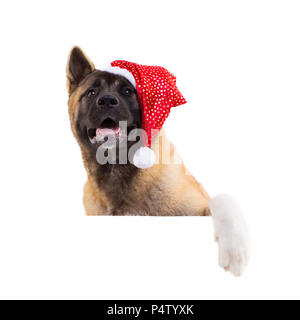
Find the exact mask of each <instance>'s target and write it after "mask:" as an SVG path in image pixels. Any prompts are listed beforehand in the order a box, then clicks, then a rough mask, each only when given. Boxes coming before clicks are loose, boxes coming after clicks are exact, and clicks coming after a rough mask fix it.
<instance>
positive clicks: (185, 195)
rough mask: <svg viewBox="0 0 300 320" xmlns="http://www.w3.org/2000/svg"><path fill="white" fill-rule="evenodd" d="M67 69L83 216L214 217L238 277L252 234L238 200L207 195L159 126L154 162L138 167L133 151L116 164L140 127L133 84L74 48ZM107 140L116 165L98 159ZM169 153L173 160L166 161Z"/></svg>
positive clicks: (226, 262)
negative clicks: (80, 167)
mask: <svg viewBox="0 0 300 320" xmlns="http://www.w3.org/2000/svg"><path fill="white" fill-rule="evenodd" d="M66 74H67V90H68V94H69V101H68V112H69V118H70V124H71V130H72V132H73V135H74V136H75V138H76V140H77V142H78V144H79V147H80V150H81V154H82V159H83V163H84V167H85V169H86V172H87V182H86V184H85V186H84V196H83V203H84V208H85V211H86V214H87V215H88V216H93V215H100V216H101V215H110V216H125V215H144V216H212V219H213V224H214V228H215V237H216V240H217V242H218V245H219V264H220V266H221V267H223V268H224V269H225V270H229V271H230V272H231V273H233V274H234V275H236V276H239V275H241V274H242V273H243V271H244V269H245V267H246V266H247V264H248V259H249V243H248V242H249V241H248V240H249V237H248V232H247V227H246V224H245V220H244V218H243V215H242V212H241V209H240V208H239V206H238V204H237V203H236V202H235V201H234V200H233V199H232V198H231V197H229V196H227V195H219V196H216V197H214V198H212V199H211V198H210V197H209V195H208V193H207V192H206V191H205V190H204V188H203V187H202V186H201V184H199V183H198V182H197V181H196V179H195V178H194V177H193V176H192V175H190V174H187V170H186V169H185V167H184V164H183V163H182V161H181V160H180V157H179V155H178V154H177V153H176V151H175V148H174V146H173V145H172V144H171V143H170V142H169V141H168V139H167V137H166V134H165V132H164V130H163V128H162V129H161V130H160V132H159V134H157V135H156V136H155V137H154V139H153V141H152V144H151V147H152V149H153V151H154V153H155V157H156V159H157V161H156V163H155V164H154V165H153V166H152V167H150V168H147V169H140V168H138V167H136V166H135V165H134V164H133V163H132V155H131V156H130V152H127V155H128V158H126V160H127V161H125V163H120V151H122V150H123V151H124V149H125V151H129V150H130V148H133V147H134V144H135V142H136V141H131V140H130V139H128V137H129V135H130V133H131V132H133V131H134V130H137V129H141V128H142V121H143V119H142V117H143V116H142V112H141V107H140V105H139V100H138V96H137V92H136V88H135V87H134V86H133V85H132V83H131V82H130V81H129V80H128V79H127V78H126V77H124V76H122V75H119V74H113V73H110V72H107V71H101V70H97V69H96V68H95V66H94V64H93V62H92V61H91V60H90V59H89V58H88V57H87V55H86V54H85V53H84V52H83V51H82V50H81V49H80V48H79V47H74V48H72V49H71V51H70V53H69V58H68V62H67V68H66ZM120 123H126V127H125V129H123V130H120V125H119V124H120ZM98 132H100V133H102V135H103V136H105V133H107V135H109V136H110V137H113V139H112V140H113V142H114V143H110V144H108V143H107V142H105V139H103V140H101V141H98V139H97V137H98V135H97V133H98ZM105 144H106V150H105V152H106V154H107V153H108V152H110V151H112V150H113V151H114V161H113V163H99V159H98V157H97V152H98V150H99V149H101V147H102V146H103V145H105ZM165 146H167V147H165ZM102 149H105V148H102ZM166 158H167V159H174V158H176V161H173V162H172V161H168V162H167V163H166V161H165V159H166Z"/></svg>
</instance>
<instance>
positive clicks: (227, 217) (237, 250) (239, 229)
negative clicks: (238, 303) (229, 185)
mask: <svg viewBox="0 0 300 320" xmlns="http://www.w3.org/2000/svg"><path fill="white" fill-rule="evenodd" d="M208 208H209V210H210V212H211V215H212V219H213V224H214V228H215V237H216V241H217V242H218V245H219V265H220V266H221V267H222V268H224V269H225V270H226V271H230V272H231V273H232V274H234V275H235V276H241V275H242V273H243V272H244V271H245V268H246V266H247V265H248V261H249V255H250V248H249V235H248V229H247V225H246V221H245V219H244V216H243V213H242V210H241V208H240V207H239V205H238V203H237V202H236V201H235V200H234V199H233V198H231V197H230V196H228V195H218V196H216V197H214V198H213V199H212V200H211V202H210V203H209V206H208Z"/></svg>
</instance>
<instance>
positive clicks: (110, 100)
mask: <svg viewBox="0 0 300 320" xmlns="http://www.w3.org/2000/svg"><path fill="white" fill-rule="evenodd" d="M98 104H99V105H100V106H105V105H106V106H112V107H116V106H117V105H118V104H119V100H118V98H117V97H115V96H111V95H108V94H107V95H105V96H102V97H100V98H99V100H98Z"/></svg>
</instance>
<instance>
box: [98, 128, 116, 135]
mask: <svg viewBox="0 0 300 320" xmlns="http://www.w3.org/2000/svg"><path fill="white" fill-rule="evenodd" d="M119 132H120V128H115V129H109V128H98V129H97V130H96V135H98V134H100V135H102V136H108V135H116V134H118V133H119Z"/></svg>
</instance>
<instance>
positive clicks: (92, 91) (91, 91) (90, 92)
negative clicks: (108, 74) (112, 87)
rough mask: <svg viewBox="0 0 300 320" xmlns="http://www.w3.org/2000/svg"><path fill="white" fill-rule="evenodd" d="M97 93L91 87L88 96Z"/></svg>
mask: <svg viewBox="0 0 300 320" xmlns="http://www.w3.org/2000/svg"><path fill="white" fill-rule="evenodd" d="M95 94H96V91H95V90H94V89H90V90H89V91H88V92H87V96H88V97H91V96H94V95H95Z"/></svg>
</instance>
